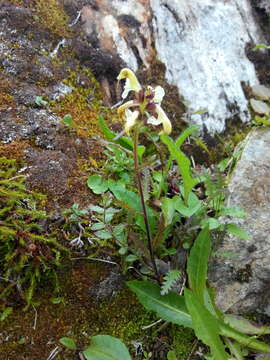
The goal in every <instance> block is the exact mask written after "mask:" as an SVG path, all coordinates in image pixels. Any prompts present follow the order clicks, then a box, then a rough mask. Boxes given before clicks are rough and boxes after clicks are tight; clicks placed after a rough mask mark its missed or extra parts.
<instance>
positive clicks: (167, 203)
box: [161, 197, 175, 226]
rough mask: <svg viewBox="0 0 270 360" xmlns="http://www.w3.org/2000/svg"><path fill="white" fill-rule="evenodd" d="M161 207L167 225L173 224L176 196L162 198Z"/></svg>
mask: <svg viewBox="0 0 270 360" xmlns="http://www.w3.org/2000/svg"><path fill="white" fill-rule="evenodd" d="M161 209H162V214H163V216H164V220H165V226H168V225H171V223H172V221H173V216H174V213H175V198H173V199H170V198H167V197H164V198H163V199H162V200H161Z"/></svg>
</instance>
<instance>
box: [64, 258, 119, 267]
mask: <svg viewBox="0 0 270 360" xmlns="http://www.w3.org/2000/svg"><path fill="white" fill-rule="evenodd" d="M71 260H93V261H100V262H104V263H107V264H112V265H118V264H117V263H116V262H114V261H109V260H104V259H98V258H84V257H76V258H72V259H71Z"/></svg>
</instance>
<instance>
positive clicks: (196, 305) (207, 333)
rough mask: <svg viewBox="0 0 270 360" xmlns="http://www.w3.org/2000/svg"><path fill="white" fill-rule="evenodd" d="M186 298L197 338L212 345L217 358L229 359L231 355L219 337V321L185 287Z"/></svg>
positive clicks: (214, 355)
mask: <svg viewBox="0 0 270 360" xmlns="http://www.w3.org/2000/svg"><path fill="white" fill-rule="evenodd" d="M185 300H186V306H187V308H188V311H189V313H190V315H191V317H192V324H193V328H194V331H195V334H196V336H197V338H198V339H199V340H201V341H202V342H203V343H204V344H206V345H208V346H209V347H210V350H211V355H213V358H214V359H215V360H228V359H229V355H228V353H226V351H225V346H224V344H223V343H222V341H221V339H220V337H219V321H218V320H217V319H216V318H215V317H214V316H213V315H212V314H211V313H210V312H209V311H208V310H207V309H206V308H205V307H204V306H203V305H202V303H201V302H200V301H199V299H198V298H197V297H196V296H195V295H194V294H193V293H192V292H191V291H190V290H188V289H185Z"/></svg>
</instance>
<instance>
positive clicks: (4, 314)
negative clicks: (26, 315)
mask: <svg viewBox="0 0 270 360" xmlns="http://www.w3.org/2000/svg"><path fill="white" fill-rule="evenodd" d="M12 312H13V308H12V307H10V306H8V307H6V308H5V309H4V310H3V311H2V312H1V314H0V321H4V320H6V318H7V317H8V316H9V315H10V314H11V313H12Z"/></svg>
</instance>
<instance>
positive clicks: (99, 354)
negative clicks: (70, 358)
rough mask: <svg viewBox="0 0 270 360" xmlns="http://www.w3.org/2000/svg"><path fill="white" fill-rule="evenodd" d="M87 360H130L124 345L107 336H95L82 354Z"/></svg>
mask: <svg viewBox="0 0 270 360" xmlns="http://www.w3.org/2000/svg"><path fill="white" fill-rule="evenodd" d="M83 355H84V356H85V358H86V359H87V360H131V357H130V354H129V352H128V349H127V347H126V345H125V344H123V343H122V341H121V340H119V339H116V338H114V337H112V336H109V335H97V336H93V337H92V339H91V345H90V346H89V347H88V348H87V349H86V350H85V351H84V352H83Z"/></svg>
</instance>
